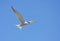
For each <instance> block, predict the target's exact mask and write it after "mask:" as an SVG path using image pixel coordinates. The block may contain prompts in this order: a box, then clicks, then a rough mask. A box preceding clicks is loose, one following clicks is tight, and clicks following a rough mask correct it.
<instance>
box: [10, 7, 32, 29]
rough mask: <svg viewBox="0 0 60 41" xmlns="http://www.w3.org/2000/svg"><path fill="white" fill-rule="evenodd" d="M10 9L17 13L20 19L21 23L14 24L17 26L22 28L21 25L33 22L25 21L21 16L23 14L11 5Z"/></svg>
mask: <svg viewBox="0 0 60 41" xmlns="http://www.w3.org/2000/svg"><path fill="white" fill-rule="evenodd" d="M11 9H12V10H13V12H14V13H15V14H16V15H17V17H18V18H19V20H20V21H21V24H17V25H16V26H17V27H18V28H20V29H22V26H24V25H28V24H32V23H33V21H25V20H24V18H23V16H22V15H21V14H20V13H19V12H18V11H17V10H16V9H15V8H14V7H13V6H11Z"/></svg>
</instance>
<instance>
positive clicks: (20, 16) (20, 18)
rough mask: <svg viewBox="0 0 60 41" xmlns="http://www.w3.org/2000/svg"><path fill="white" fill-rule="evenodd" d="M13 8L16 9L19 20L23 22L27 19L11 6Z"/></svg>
mask: <svg viewBox="0 0 60 41" xmlns="http://www.w3.org/2000/svg"><path fill="white" fill-rule="evenodd" d="M11 8H12V10H13V11H14V13H15V14H16V15H17V16H18V18H19V20H20V21H21V23H22V24H23V23H24V22H25V21H24V19H23V17H22V15H21V14H20V13H19V12H18V11H17V10H16V9H15V8H13V7H12V6H11Z"/></svg>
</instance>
